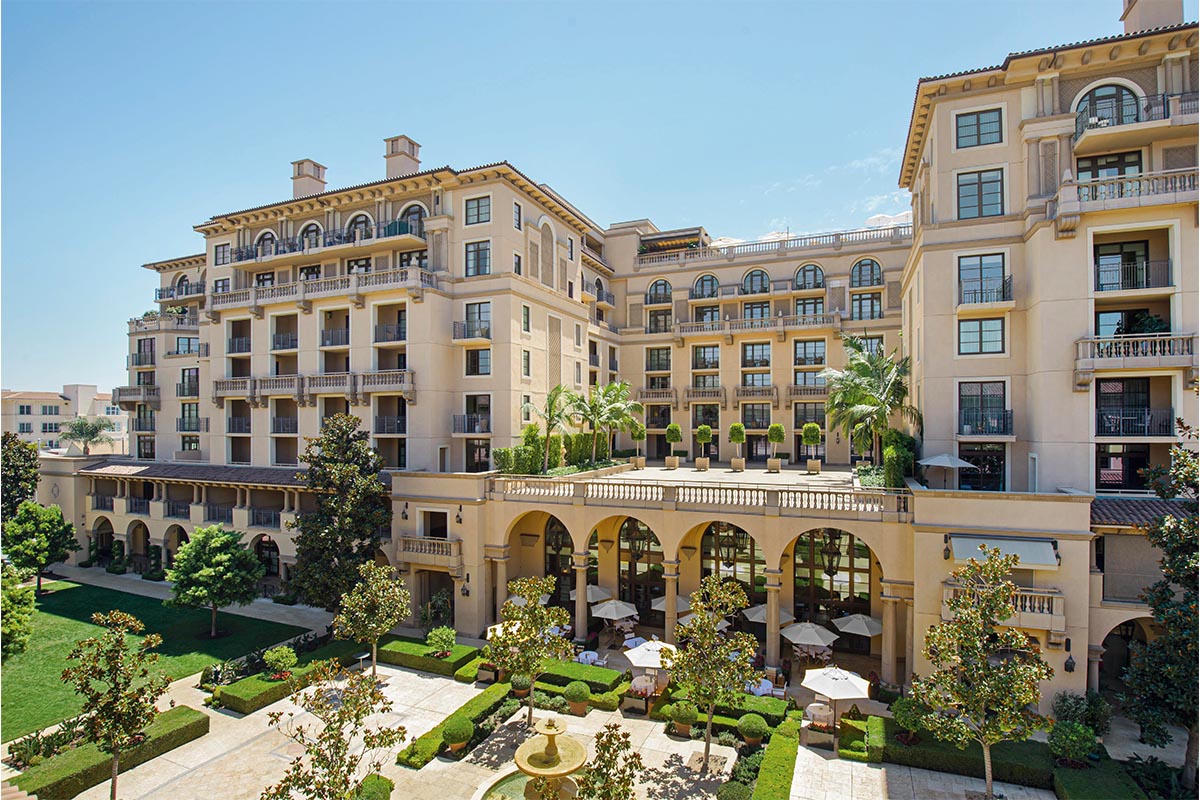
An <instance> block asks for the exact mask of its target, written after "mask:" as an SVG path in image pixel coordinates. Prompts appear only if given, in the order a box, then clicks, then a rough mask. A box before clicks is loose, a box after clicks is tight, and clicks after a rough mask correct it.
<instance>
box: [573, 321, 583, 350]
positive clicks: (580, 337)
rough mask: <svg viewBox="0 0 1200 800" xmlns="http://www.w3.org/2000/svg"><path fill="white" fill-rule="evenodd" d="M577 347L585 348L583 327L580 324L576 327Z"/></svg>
mask: <svg viewBox="0 0 1200 800" xmlns="http://www.w3.org/2000/svg"><path fill="white" fill-rule="evenodd" d="M575 346H576V347H583V326H582V325H579V324H576V325H575Z"/></svg>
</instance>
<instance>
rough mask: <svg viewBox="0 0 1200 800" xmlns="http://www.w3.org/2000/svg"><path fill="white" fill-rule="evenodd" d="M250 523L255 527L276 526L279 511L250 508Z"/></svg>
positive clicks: (277, 525) (277, 524)
mask: <svg viewBox="0 0 1200 800" xmlns="http://www.w3.org/2000/svg"><path fill="white" fill-rule="evenodd" d="M250 525H251V526H252V527H255V528H278V527H279V512H278V511H270V510H268V509H265V508H251V509H250Z"/></svg>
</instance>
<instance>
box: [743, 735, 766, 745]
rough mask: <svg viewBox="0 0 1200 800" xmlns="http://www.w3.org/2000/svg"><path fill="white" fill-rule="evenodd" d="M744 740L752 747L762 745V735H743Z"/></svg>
mask: <svg viewBox="0 0 1200 800" xmlns="http://www.w3.org/2000/svg"><path fill="white" fill-rule="evenodd" d="M742 741H744V742H745V743H746V744H748V745H750V746H751V747H755V746H757V745H760V744H762V737H761V736H755V737H753V738H750V737H747V736H743V737H742Z"/></svg>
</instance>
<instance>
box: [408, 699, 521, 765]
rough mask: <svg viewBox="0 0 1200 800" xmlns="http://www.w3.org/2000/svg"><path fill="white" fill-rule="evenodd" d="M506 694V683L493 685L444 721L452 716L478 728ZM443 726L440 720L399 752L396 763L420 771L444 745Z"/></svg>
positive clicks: (443, 723) (443, 722)
mask: <svg viewBox="0 0 1200 800" xmlns="http://www.w3.org/2000/svg"><path fill="white" fill-rule="evenodd" d="M508 692H509V685H508V684H507V683H493V684H492V685H491V686H489V687H487V688H486V689H484V690H483V691H482V692H480V693H479V694H477V695H475V696H474V697H472V698H471V699H470V700H468V701H467V702H465V703H463V704H462V705H461V706H459V707H458V709H456V710H455V711H453V712H451V713H450V714H447V715H446V719H449V718H450V717H453V716H459V717H466V718H467V719H469V720H471V722H473V723H475V724H476V726H478V724H479V722H480V720H483V719H484V718H486V717H487V716H489V715H490V714H491V713H492V712H493V711H495V710H496V709H497V708H499V707H500V704H501V703H503V702H504V701H505V700H506V699H508ZM445 724H446V720H442V721H441V722H440V723H438V724H437V725H435V726H434V727H433V728H432V729H431V730H430V731H429V732H428V733H426V734H424V735H423V736H420V737H418V738H417V739H416V740H415V741H414V742H413V743H412V744H410V745H409V746H408V747H406V748H404V749H403V750H401V751H400V753H399V754H398V755H397V756H396V763H397V764H399V765H400V766H402V767H408V768H409V769H420V768H421V767H423V766H425V765H426V764H428V763H429V762H430V761H433V759H434V758H436V757H437V754H438V753H440V752H441V750H442V747H443V746H444V745H445V742H444V741H443V740H442V726H443V725H445Z"/></svg>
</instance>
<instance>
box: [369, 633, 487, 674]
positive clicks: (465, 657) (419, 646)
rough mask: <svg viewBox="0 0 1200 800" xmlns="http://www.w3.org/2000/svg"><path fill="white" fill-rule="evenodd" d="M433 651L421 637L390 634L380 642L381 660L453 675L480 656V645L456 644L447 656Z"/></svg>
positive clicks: (425, 670)
mask: <svg viewBox="0 0 1200 800" xmlns="http://www.w3.org/2000/svg"><path fill="white" fill-rule="evenodd" d="M432 652H433V651H432V650H431V649H430V648H429V646H428V645H426V644H425V642H424V641H423V640H421V639H411V638H409V637H407V636H389V637H387V638H385V639H384V640H383V641H381V642H380V643H379V661H380V662H381V663H383V664H391V665H393V666H397V667H407V668H408V669H419V670H421V671H422V672H432V673H433V674H435V675H445V676H447V677H449V676H451V675H453V674H454V673H455V672H457V671H458V670H459V668H461V667H463V666H464V665H466V664H467V663H468V662H470V661H471V660H473V659H475V658H477V657H478V656H479V648H478V647H470V646H468V645H465V644H456V645H454V647H453V649H451V650H450V655H449V656H447V657H446V658H435V657H434V656H432V655H430V654H431V653H432Z"/></svg>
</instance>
